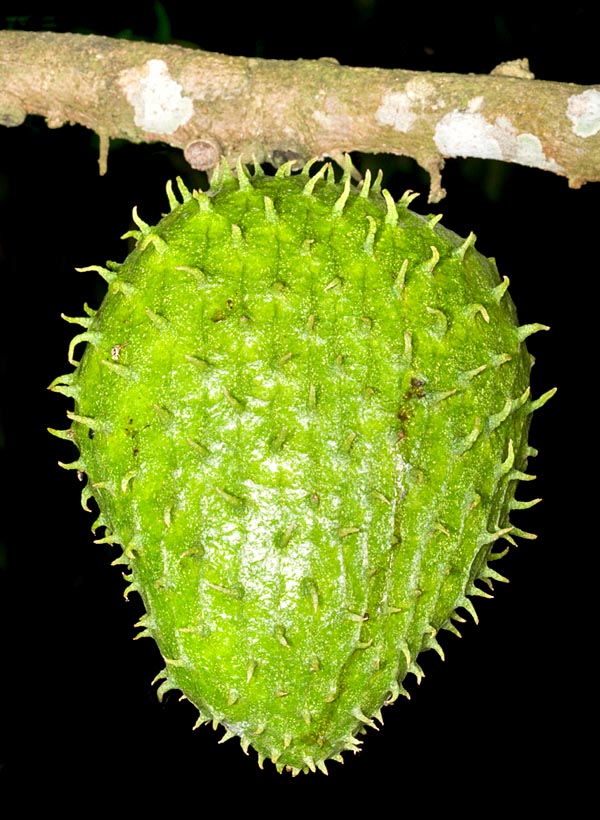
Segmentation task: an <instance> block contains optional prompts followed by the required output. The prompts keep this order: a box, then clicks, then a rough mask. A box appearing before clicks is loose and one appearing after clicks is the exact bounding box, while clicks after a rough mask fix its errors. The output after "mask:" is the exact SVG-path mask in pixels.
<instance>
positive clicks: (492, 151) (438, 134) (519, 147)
mask: <svg viewBox="0 0 600 820" xmlns="http://www.w3.org/2000/svg"><path fill="white" fill-rule="evenodd" d="M473 102H474V103H475V102H476V100H474V101H473ZM479 107H480V106H479V105H472V106H471V107H470V108H469V110H467V112H464V111H459V110H457V109H455V110H454V111H451V112H450V113H449V114H446V116H445V117H442V119H441V120H440V122H439V123H438V125H437V127H436V130H435V135H434V140H435V144H436V146H437V148H438V150H439V151H440V153H442V154H444V155H446V156H451V157H457V156H458V157H479V158H481V159H500V160H504V161H505V162H516V163H519V164H520V165H529V166H531V167H533V168H542V169H544V170H546V171H556V172H560V171H562V170H563V169H562V168H561V166H560V165H559V164H558V163H557V162H556V161H555V160H554V159H552V158H549V157H547V156H546V154H545V153H544V148H543V146H542V143H541V141H540V139H539V137H536V136H535V134H529V133H527V132H524V133H521V134H519V133H518V132H517V129H516V128H515V127H514V126H513V124H512V123H511V122H510V120H509V119H508V118H507V117H497V118H496V120H495V121H494V122H490V121H489V120H487V119H486V118H485V117H484V116H483V114H481V113H478V109H479ZM476 112H477V113H476Z"/></svg>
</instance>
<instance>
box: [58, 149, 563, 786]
mask: <svg viewBox="0 0 600 820" xmlns="http://www.w3.org/2000/svg"><path fill="white" fill-rule="evenodd" d="M311 168H312V166H311V164H309V165H307V166H306V167H305V168H304V169H303V171H302V172H301V173H299V174H292V173H291V172H290V165H287V166H284V167H283V168H281V169H280V170H279V171H278V173H277V174H276V176H274V177H269V176H265V175H264V174H263V173H262V171H261V169H260V168H256V169H255V171H254V173H253V174H252V175H250V174H248V172H247V171H246V170H245V169H244V168H243V167H242V166H241V165H239V166H238V172H237V177H236V176H234V175H232V174H231V173H230V172H229V171H228V169H227V168H225V167H222V168H221V170H220V173H219V174H218V175H217V177H216V178H215V179H213V182H212V184H211V187H210V190H209V191H207V192H201V191H194V192H193V193H192V194H190V192H189V191H188V190H187V189H186V188H185V186H183V185H182V184H181V183H180V184H179V191H180V196H181V198H182V199H183V202H182V203H181V202H180V201H179V199H177V198H176V197H175V195H174V194H173V191H172V188H171V187H170V186H169V188H168V195H169V201H170V205H171V212H170V213H169V214H168V215H167V216H165V217H164V218H163V219H162V220H161V221H160V222H159V223H158V225H156V226H155V227H150V226H149V225H147V224H146V223H144V222H143V221H142V220H141V219H140V218H139V217H138V216H137V213H136V212H135V211H134V220H135V222H136V223H137V227H138V229H137V230H135V231H130V232H129V233H128V234H127V236H133V237H134V238H135V239H136V240H137V245H136V248H135V250H133V252H132V253H131V254H130V255H129V256H128V258H127V259H126V260H125V262H124V263H123V264H122V265H117V264H113V263H111V264H109V265H108V266H107V267H106V268H94V269H96V270H98V271H99V272H100V273H101V274H102V275H103V276H104V278H105V279H106V280H107V282H108V293H107V295H106V297H105V299H104V301H103V303H102V305H101V307H100V309H99V310H98V311H97V312H96V311H93V310H91V309H89V308H86V314H87V315H86V316H85V317H83V318H81V319H77V320H75V321H78V322H79V323H80V324H81V325H83V327H84V331H83V332H82V333H81V334H79V335H78V336H76V337H75V338H74V339H73V342H72V344H71V347H70V351H69V358H70V360H71V362H72V364H74V365H76V367H75V370H74V371H73V372H72V373H70V374H68V375H67V376H63V377H60V378H58V379H57V380H56V381H55V382H54V383H53V385H52V388H53V389H55V390H57V391H59V392H62V393H65V394H66V395H68V396H70V397H72V398H73V399H74V401H75V407H74V411H73V412H69V413H68V416H69V418H70V420H71V426H70V429H69V430H68V431H63V432H62V433H59V434H60V435H62V436H63V437H65V438H68V439H70V440H72V441H74V442H75V444H76V445H77V447H78V448H79V451H80V455H79V458H78V459H77V461H75V462H73V463H72V464H71V465H66V466H70V467H72V468H74V469H77V470H79V471H81V472H82V473H85V474H86V475H87V484H86V487H85V489H84V493H83V503H84V506H86V504H87V500H88V499H89V497H90V496H91V495H93V497H94V498H95V500H96V502H97V504H98V506H99V508H100V517H99V519H98V521H97V522H96V526H102V527H105V534H104V536H103V537H101V538H100V539H99V540H100V541H105V542H111V543H118V544H121V545H122V549H123V553H122V556H121V557H120V558H119V559H117V562H118V563H122V564H124V565H126V566H127V568H128V569H127V574H126V578H127V580H128V583H129V586H128V592H130V591H133V590H134V591H136V592H138V593H139V594H140V595H141V597H142V599H143V602H144V606H145V609H146V615H145V616H144V617H143V618H142V619H141V622H140V626H141V627H142V628H143V632H142V634H143V635H147V636H151V637H152V638H154V639H155V641H156V642H157V644H158V646H159V648H160V651H161V653H162V655H163V658H164V661H165V668H164V671H163V672H162V673H161V675H160V676H159V678H161V679H162V683H161V684H160V686H159V694H160V695H162V694H163V693H164V692H166V691H167V690H169V689H179V690H181V692H182V693H183V694H184V695H185V697H187V698H188V699H189V700H190V701H191V702H192V703H194V704H195V705H196V707H197V708H198V710H199V713H200V716H199V719H198V724H200V723H202V722H205V721H210V722H213V723H215V724H222V726H223V727H224V730H225V734H224V737H223V739H228V738H230V737H234V736H237V737H239V738H240V741H241V744H242V747H243V748H244V750H247V749H248V747H250V746H252V747H253V748H254V749H255V750H256V751H257V753H258V757H259V763H260V764H261V765H262V762H263V760H265V759H270V760H272V761H273V762H274V763H275V765H276V766H277V768H278V769H279V770H281V769H283V768H286V769H288V770H291V771H292V773H294V774H296V773H298V772H300V771H314V770H315V769H317V768H318V769H321V770H322V771H326V761H328V760H330V759H333V760H341V754H342V752H344V750H351V751H356V750H358V748H359V746H360V743H361V740H360V739H359V738H358V737H357V735H359V734H361V733H362V732H363V730H364V728H365V727H366V726H374V725H375V721H377V720H380V718H381V708H382V706H384V705H386V704H388V703H390V702H392V701H393V700H395V698H396V697H397V696H398V695H399V694H406V692H405V690H404V687H403V683H402V682H403V680H404V678H405V677H406V675H407V674H408V673H413V674H414V675H416V676H417V677H418V678H420V676H421V674H422V673H421V670H420V667H419V664H418V656H419V653H420V652H421V651H423V650H426V649H430V648H433V649H435V650H436V651H437V652H439V653H440V654H442V649H441V646H440V644H439V643H438V635H439V632H440V630H444V629H448V630H451V631H453V632H456V631H457V630H456V626H455V623H454V622H455V621H460V620H462V617H461V614H460V613H461V612H464V611H466V612H469V613H470V614H471V615H472V616H473V617H475V610H474V607H473V604H472V602H471V597H472V596H476V595H486V594H487V593H486V591H485V590H486V589H487V588H489V587H491V585H492V582H493V581H495V580H497V581H500V580H504V579H503V578H502V576H501V575H499V574H498V573H497V572H496V571H495V570H494V569H492V567H491V566H490V564H491V562H492V561H493V559H495V558H497V557H498V556H499V555H500V554H502V553H501V548H500V547H499V546H498V545H497V543H496V542H498V541H499V540H500V539H504V541H507V542H509V543H513V537H514V536H521V537H528V533H525V532H522V531H521V530H518V529H517V528H515V527H513V526H511V523H510V521H509V513H510V511H511V510H512V509H515V508H522V507H527V506H531V505H532V504H533V503H535V501H536V500H537V499H536V500H534V501H525V502H521V501H516V500H515V499H514V493H515V487H516V485H517V482H518V481H519V480H521V479H523V480H527V479H529V478H531V476H529V475H527V473H526V464H527V460H528V458H529V457H530V456H531V455H534V454H535V453H534V451H533V450H532V449H531V448H530V447H529V446H528V443H527V433H528V427H529V421H530V417H531V413H532V411H533V410H534V409H536V407H538V406H540V405H541V404H543V403H544V402H545V401H546V399H547V398H548V397H549V395H551V393H552V392H553V391H549V393H548V394H545V395H544V396H542V397H541V398H539V399H537V400H536V401H533V400H532V399H531V397H530V391H529V372H530V367H531V357H530V355H529V353H528V352H527V349H526V346H525V339H526V337H527V336H529V335H530V334H531V333H533V332H535V331H536V330H540V329H542V328H543V326H542V325H524V326H519V325H518V323H517V319H516V314H515V309H514V306H513V303H512V301H511V299H510V297H509V296H508V293H507V286H508V279H507V278H506V277H504V278H503V279H501V278H500V277H499V275H498V273H497V270H496V266H495V264H494V263H493V261H491V260H488V259H486V258H485V257H483V256H482V255H481V254H480V253H479V252H478V251H476V250H475V248H474V247H473V245H474V237H473V235H471V236H469V237H468V238H467V239H466V240H462V239H460V238H458V237H457V236H456V235H455V234H453V233H451V232H450V231H448V230H446V229H445V228H443V227H442V226H441V225H440V224H438V218H437V217H432V218H429V219H427V218H424V217H421V216H419V215H417V214H415V213H414V212H412V211H411V210H409V207H408V206H409V203H410V200H411V197H410V195H408V194H407V195H405V196H404V197H403V198H402V199H401V200H400V201H399V202H397V203H395V202H394V201H393V199H392V198H391V196H390V195H389V194H388V192H387V191H383V192H381V191H380V189H379V181H376V182H375V183H373V184H372V182H371V177H370V175H369V174H367V176H366V178H365V180H364V182H363V183H361V184H360V185H359V186H358V187H357V188H355V187H353V185H352V184H351V173H350V171H351V169H350V166H349V165H348V166H347V168H346V171H345V173H344V176H343V178H342V180H341V181H340V182H336V181H335V179H334V175H333V171H332V169H331V167H330V166H328V165H323V166H322V167H321V168H320V170H319V171H318V172H313V171H312V170H311ZM83 342H85V343H87V344H86V346H85V352H84V354H83V358H82V360H81V362H80V363H77V362H75V361H74V358H73V357H74V351H75V348H76V347H77V346H78V345H79V344H81V343H83ZM55 432H56V431H55Z"/></svg>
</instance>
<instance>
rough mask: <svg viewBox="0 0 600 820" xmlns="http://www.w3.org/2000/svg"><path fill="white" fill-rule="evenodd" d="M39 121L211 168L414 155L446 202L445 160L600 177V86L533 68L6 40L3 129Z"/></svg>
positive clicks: (104, 149)
mask: <svg viewBox="0 0 600 820" xmlns="http://www.w3.org/2000/svg"><path fill="white" fill-rule="evenodd" d="M28 114H37V115H41V116H43V117H45V118H46V121H47V123H48V126H49V127H51V128H58V127H59V126H61V125H64V124H67V123H77V124H80V125H84V126H86V127H88V128H91V129H93V130H94V131H95V132H97V133H98V135H99V136H100V145H101V156H100V169H101V172H104V171H105V170H106V160H107V154H108V145H109V141H110V139H111V138H121V139H127V140H130V141H132V142H156V141H160V142H164V143H168V144H169V145H172V146H175V147H179V148H181V149H183V151H184V155H185V157H186V158H187V160H188V161H189V163H190V164H191V165H192V166H193V167H194V168H197V169H201V170H210V168H212V167H213V166H214V165H215V164H216V162H217V160H218V159H219V157H220V156H221V155H224V156H226V157H227V158H228V159H229V160H230V161H231V162H234V161H235V160H236V159H237V158H238V157H241V158H242V160H244V161H252V160H257V161H259V162H263V161H270V162H272V163H273V164H275V165H279V164H281V163H282V162H284V161H286V160H289V159H297V160H298V161H299V162H301V161H304V160H306V159H308V158H310V157H312V156H330V157H333V158H339V157H340V155H341V154H342V153H345V152H352V151H361V152H365V153H391V154H398V155H405V156H409V157H413V158H414V159H416V160H417V162H418V163H419V164H420V165H421V166H422V167H423V168H425V169H426V170H427V171H428V172H429V174H430V176H431V190H430V200H431V201H438V200H439V199H441V198H442V197H443V195H444V190H443V188H442V187H441V170H442V168H443V165H444V159H445V158H447V157H456V156H461V157H482V158H488V159H499V160H504V161H507V162H516V163H519V164H522V165H528V166H532V167H535V168H542V169H544V170H548V171H551V172H554V173H556V174H560V175H562V176H565V177H567V178H568V180H569V184H570V185H571V186H572V187H579V186H581V185H582V184H583V183H585V182H591V181H599V180H600V86H579V85H574V84H570V83H557V82H545V81H542V80H536V79H533V75H532V74H531V73H530V72H529V70H528V66H527V61H526V60H515V61H512V62H510V63H503V64H502V65H500V66H498V67H497V68H496V69H494V71H492V73H491V74H490V75H471V74H469V75H459V74H434V73H425V72H414V71H403V70H389V69H378V68H355V67H351V66H341V65H339V64H337V62H335V61H334V60H331V59H328V58H324V59H322V60H311V61H308V60H297V61H283V60H261V59H255V58H245V57H229V56H225V55H221V54H212V53H208V52H204V51H199V50H196V49H189V48H181V47H179V46H165V45H158V44H153V43H145V42H137V41H127V40H116V39H111V38H107V37H98V36H95V35H87V36H86V35H78V34H56V33H38V32H35V33H34V32H20V31H4V32H0V123H1V124H3V125H7V126H16V125H20V124H21V123H22V122H23V121H24V119H25V117H26V116H27V115H28Z"/></svg>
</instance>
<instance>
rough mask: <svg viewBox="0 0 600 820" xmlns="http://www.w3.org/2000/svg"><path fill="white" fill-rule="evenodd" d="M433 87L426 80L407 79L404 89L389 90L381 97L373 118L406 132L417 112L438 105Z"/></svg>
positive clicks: (434, 108)
mask: <svg viewBox="0 0 600 820" xmlns="http://www.w3.org/2000/svg"><path fill="white" fill-rule="evenodd" d="M439 105H440V104H439V103H438V101H436V99H435V87H434V86H433V85H432V84H431V83H428V82H427V80H423V79H416V80H409V82H407V83H406V86H405V87H404V91H389V92H388V93H387V94H384V95H383V97H382V99H381V105H380V106H379V108H378V109H377V111H376V112H375V119H376V120H377V122H378V123H380V124H381V125H391V126H392V128H393V129H394V130H395V131H400V132H402V133H404V134H405V133H406V132H407V131H410V129H411V128H412V127H413V125H414V123H415V120H416V119H417V116H418V115H419V113H422V112H423V111H424V110H425V109H427V108H429V109H431V110H432V111H435V110H436V109H437V108H438V107H439Z"/></svg>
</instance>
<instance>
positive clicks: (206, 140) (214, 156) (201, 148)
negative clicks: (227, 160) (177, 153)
mask: <svg viewBox="0 0 600 820" xmlns="http://www.w3.org/2000/svg"><path fill="white" fill-rule="evenodd" d="M222 153H223V152H222V149H221V146H220V145H219V143H218V142H217V141H216V140H214V139H212V137H202V138H200V139H193V140H192V141H191V142H188V144H187V145H186V146H185V148H184V149H183V156H184V157H185V158H186V160H187V161H188V162H189V164H190V165H191V166H192V168H194V169H195V170H196V171H210V170H211V169H212V168H214V167H215V165H216V164H217V163H218V162H219V159H220V158H221V154H222Z"/></svg>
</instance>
